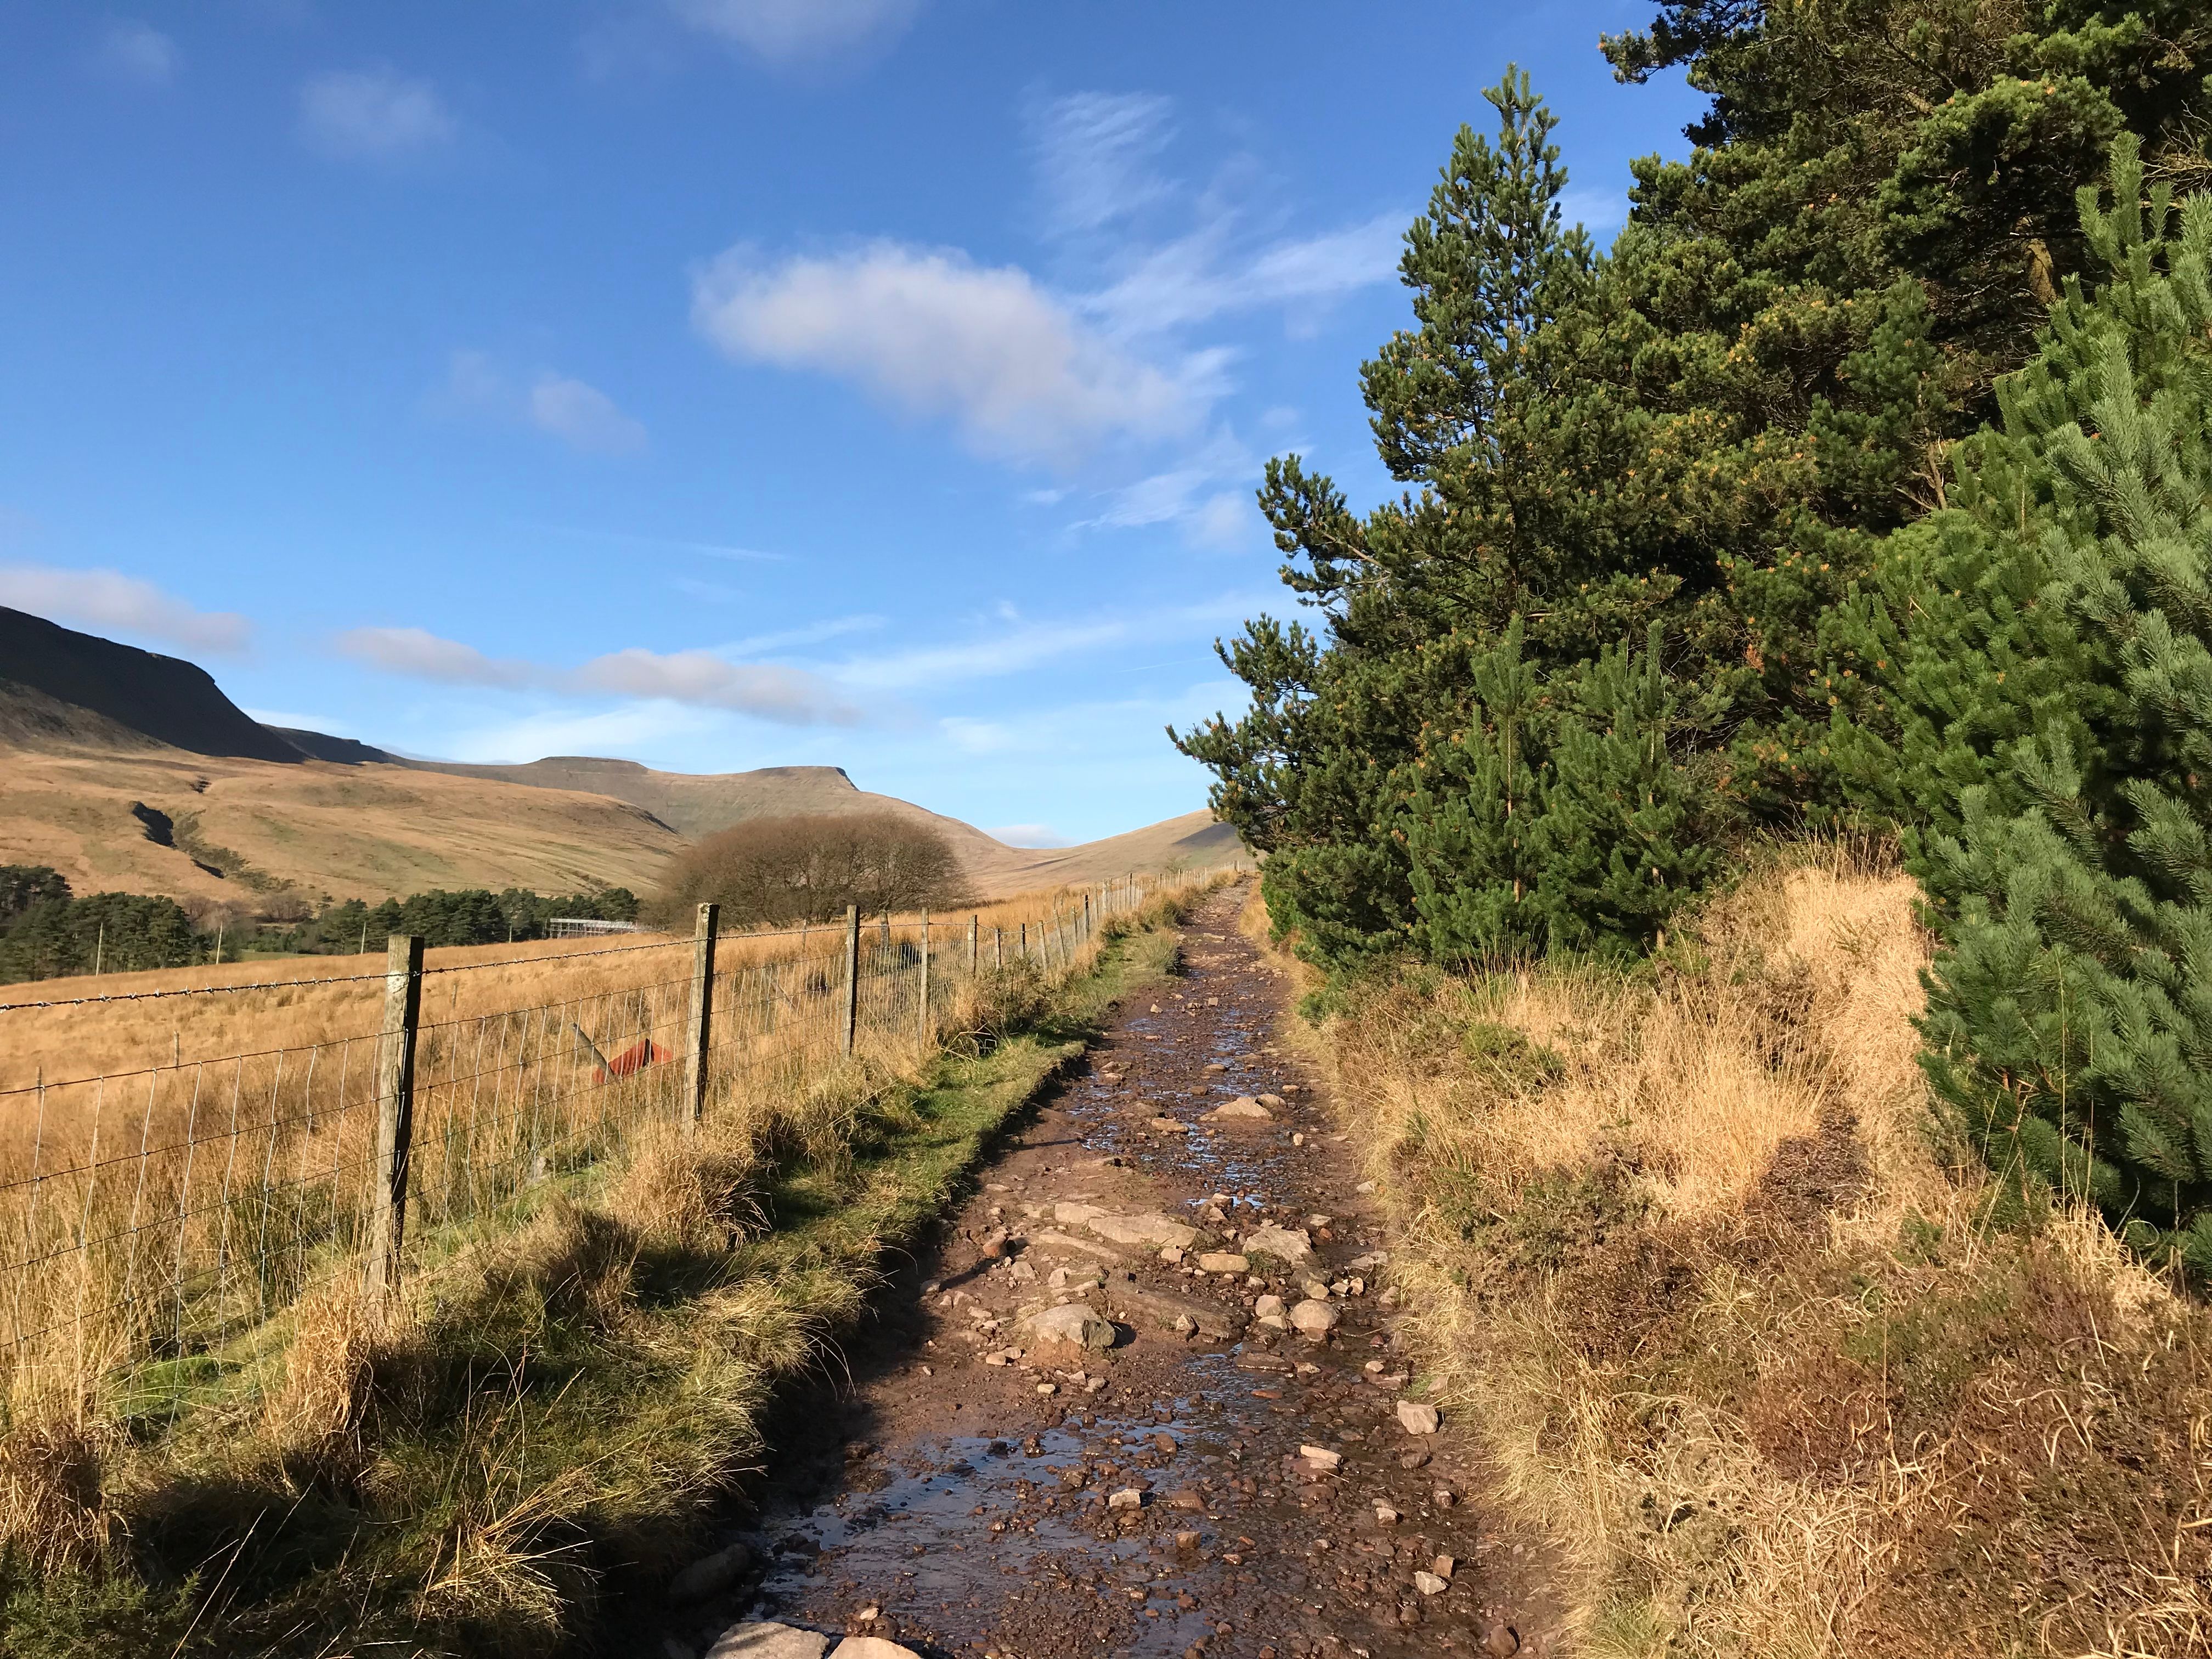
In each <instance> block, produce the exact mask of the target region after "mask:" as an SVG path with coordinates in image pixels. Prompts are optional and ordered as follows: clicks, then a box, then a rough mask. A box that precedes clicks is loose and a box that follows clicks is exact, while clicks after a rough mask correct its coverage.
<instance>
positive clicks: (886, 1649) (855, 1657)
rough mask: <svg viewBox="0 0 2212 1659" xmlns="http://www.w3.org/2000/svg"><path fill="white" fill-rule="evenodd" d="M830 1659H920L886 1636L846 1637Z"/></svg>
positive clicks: (910, 1650) (910, 1649)
mask: <svg viewBox="0 0 2212 1659" xmlns="http://www.w3.org/2000/svg"><path fill="white" fill-rule="evenodd" d="M829 1659H921V1655H920V1654H918V1653H916V1652H915V1650H913V1649H912V1648H909V1647H902V1646H901V1645H900V1644H898V1643H896V1642H894V1641H892V1640H891V1639H890V1638H889V1637H887V1636H848V1637H847V1638H845V1639H844V1640H843V1641H842V1642H840V1643H838V1644H837V1650H836V1652H835V1653H833V1654H831V1655H830V1656H829Z"/></svg>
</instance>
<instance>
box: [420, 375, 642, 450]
mask: <svg viewBox="0 0 2212 1659" xmlns="http://www.w3.org/2000/svg"><path fill="white" fill-rule="evenodd" d="M437 401H439V402H441V403H442V404H446V405H447V406H448V407H451V408H454V409H459V410H468V411H471V412H474V413H477V414H481V415H488V416H492V417H493V418H494V419H496V420H501V421H506V422H514V423H517V424H520V425H525V426H530V427H533V428H536V429H537V430H538V431H540V432H543V433H544V434H546V435H548V436H549V437H554V438H558V439H559V440H560V441H562V442H563V443H565V444H567V445H568V447H569V448H571V449H574V450H580V451H582V452H584V453H587V454H594V455H631V454H635V453H637V452H638V451H640V450H641V449H643V448H644V447H646V431H645V423H644V422H641V421H639V420H637V419H635V417H634V416H629V415H626V414H624V413H623V410H622V409H621V408H620V407H619V406H618V405H617V404H616V402H615V400H614V399H613V398H610V397H608V396H607V394H606V393H605V392H602V391H600V390H599V388H598V387H597V386H592V385H589V384H588V383H586V382H585V381H583V380H578V379H576V378H575V377H574V375H571V374H556V373H555V372H554V371H553V370H551V369H550V368H549V369H544V370H541V371H540V372H539V373H538V375H537V377H536V378H535V379H534V380H531V381H530V382H529V383H528V384H526V385H525V384H522V383H520V382H519V381H517V380H514V379H513V378H512V377H510V376H509V375H508V374H506V373H505V372H504V371H502V370H501V368H499V366H498V365H497V364H495V362H493V361H492V358H491V356H490V354H489V352H483V351H456V352H455V353H453V357H452V358H451V360H450V361H449V362H448V363H447V369H446V383H445V386H444V387H443V389H442V392H441V396H440V398H438V399H437Z"/></svg>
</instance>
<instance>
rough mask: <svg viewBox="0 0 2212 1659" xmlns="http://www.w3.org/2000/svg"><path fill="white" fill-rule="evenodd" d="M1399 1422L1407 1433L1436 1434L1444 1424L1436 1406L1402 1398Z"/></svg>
mask: <svg viewBox="0 0 2212 1659" xmlns="http://www.w3.org/2000/svg"><path fill="white" fill-rule="evenodd" d="M1398 1422H1399V1425H1400V1426H1401V1427H1402V1428H1403V1429H1404V1430H1405V1431H1406V1432H1407V1434H1434V1433H1435V1432H1436V1431H1437V1429H1438V1428H1439V1427H1440V1426H1442V1423H1443V1419H1442V1418H1441V1417H1440V1416H1438V1414H1437V1408H1436V1407H1434V1406H1431V1405H1425V1404H1424V1403H1423V1402H1421V1401H1418V1400H1401V1401H1399V1402H1398Z"/></svg>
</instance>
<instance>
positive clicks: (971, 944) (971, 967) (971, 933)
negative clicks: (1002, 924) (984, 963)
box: [968, 916, 981, 979]
mask: <svg viewBox="0 0 2212 1659" xmlns="http://www.w3.org/2000/svg"><path fill="white" fill-rule="evenodd" d="M980 925H981V923H980V918H978V917H975V916H970V917H969V918H968V977H969V978H970V979H973V978H975V969H977V968H978V967H980V966H981V963H980V962H979V961H978V960H977V957H976V955H975V934H976V932H977V929H978V927H979V926H980Z"/></svg>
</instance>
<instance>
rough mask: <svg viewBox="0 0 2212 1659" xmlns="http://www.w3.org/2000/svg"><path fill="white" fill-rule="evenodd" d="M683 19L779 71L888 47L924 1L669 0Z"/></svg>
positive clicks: (673, 11) (674, 11)
mask: <svg viewBox="0 0 2212 1659" xmlns="http://www.w3.org/2000/svg"><path fill="white" fill-rule="evenodd" d="M669 9H670V10H671V12H672V13H673V14H674V15H675V16H676V17H677V18H678V21H682V22H684V23H686V24H689V25H690V27H693V28H696V29H698V30H700V31H702V33H707V34H710V35H713V36H714V37H715V38H716V39H717V40H722V41H724V42H726V43H727V44H728V45H731V46H737V47H738V48H739V49H741V50H742V51H744V52H747V53H749V54H750V55H751V56H752V57H754V58H757V59H759V60H760V61H761V62H762V63H763V64H768V65H769V67H771V68H774V69H792V68H797V67H801V66H805V65H809V64H819V63H822V62H823V61H824V60H825V59H829V58H840V57H844V56H847V55H848V54H851V53H854V52H864V51H866V50H868V49H870V48H872V47H879V46H885V45H888V44H889V43H890V41H892V40H896V39H897V38H898V37H899V36H900V35H902V34H903V33H906V30H907V28H908V25H910V24H911V23H912V22H913V21H914V20H915V15H916V14H917V13H918V12H920V11H921V0H670V8H669Z"/></svg>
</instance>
